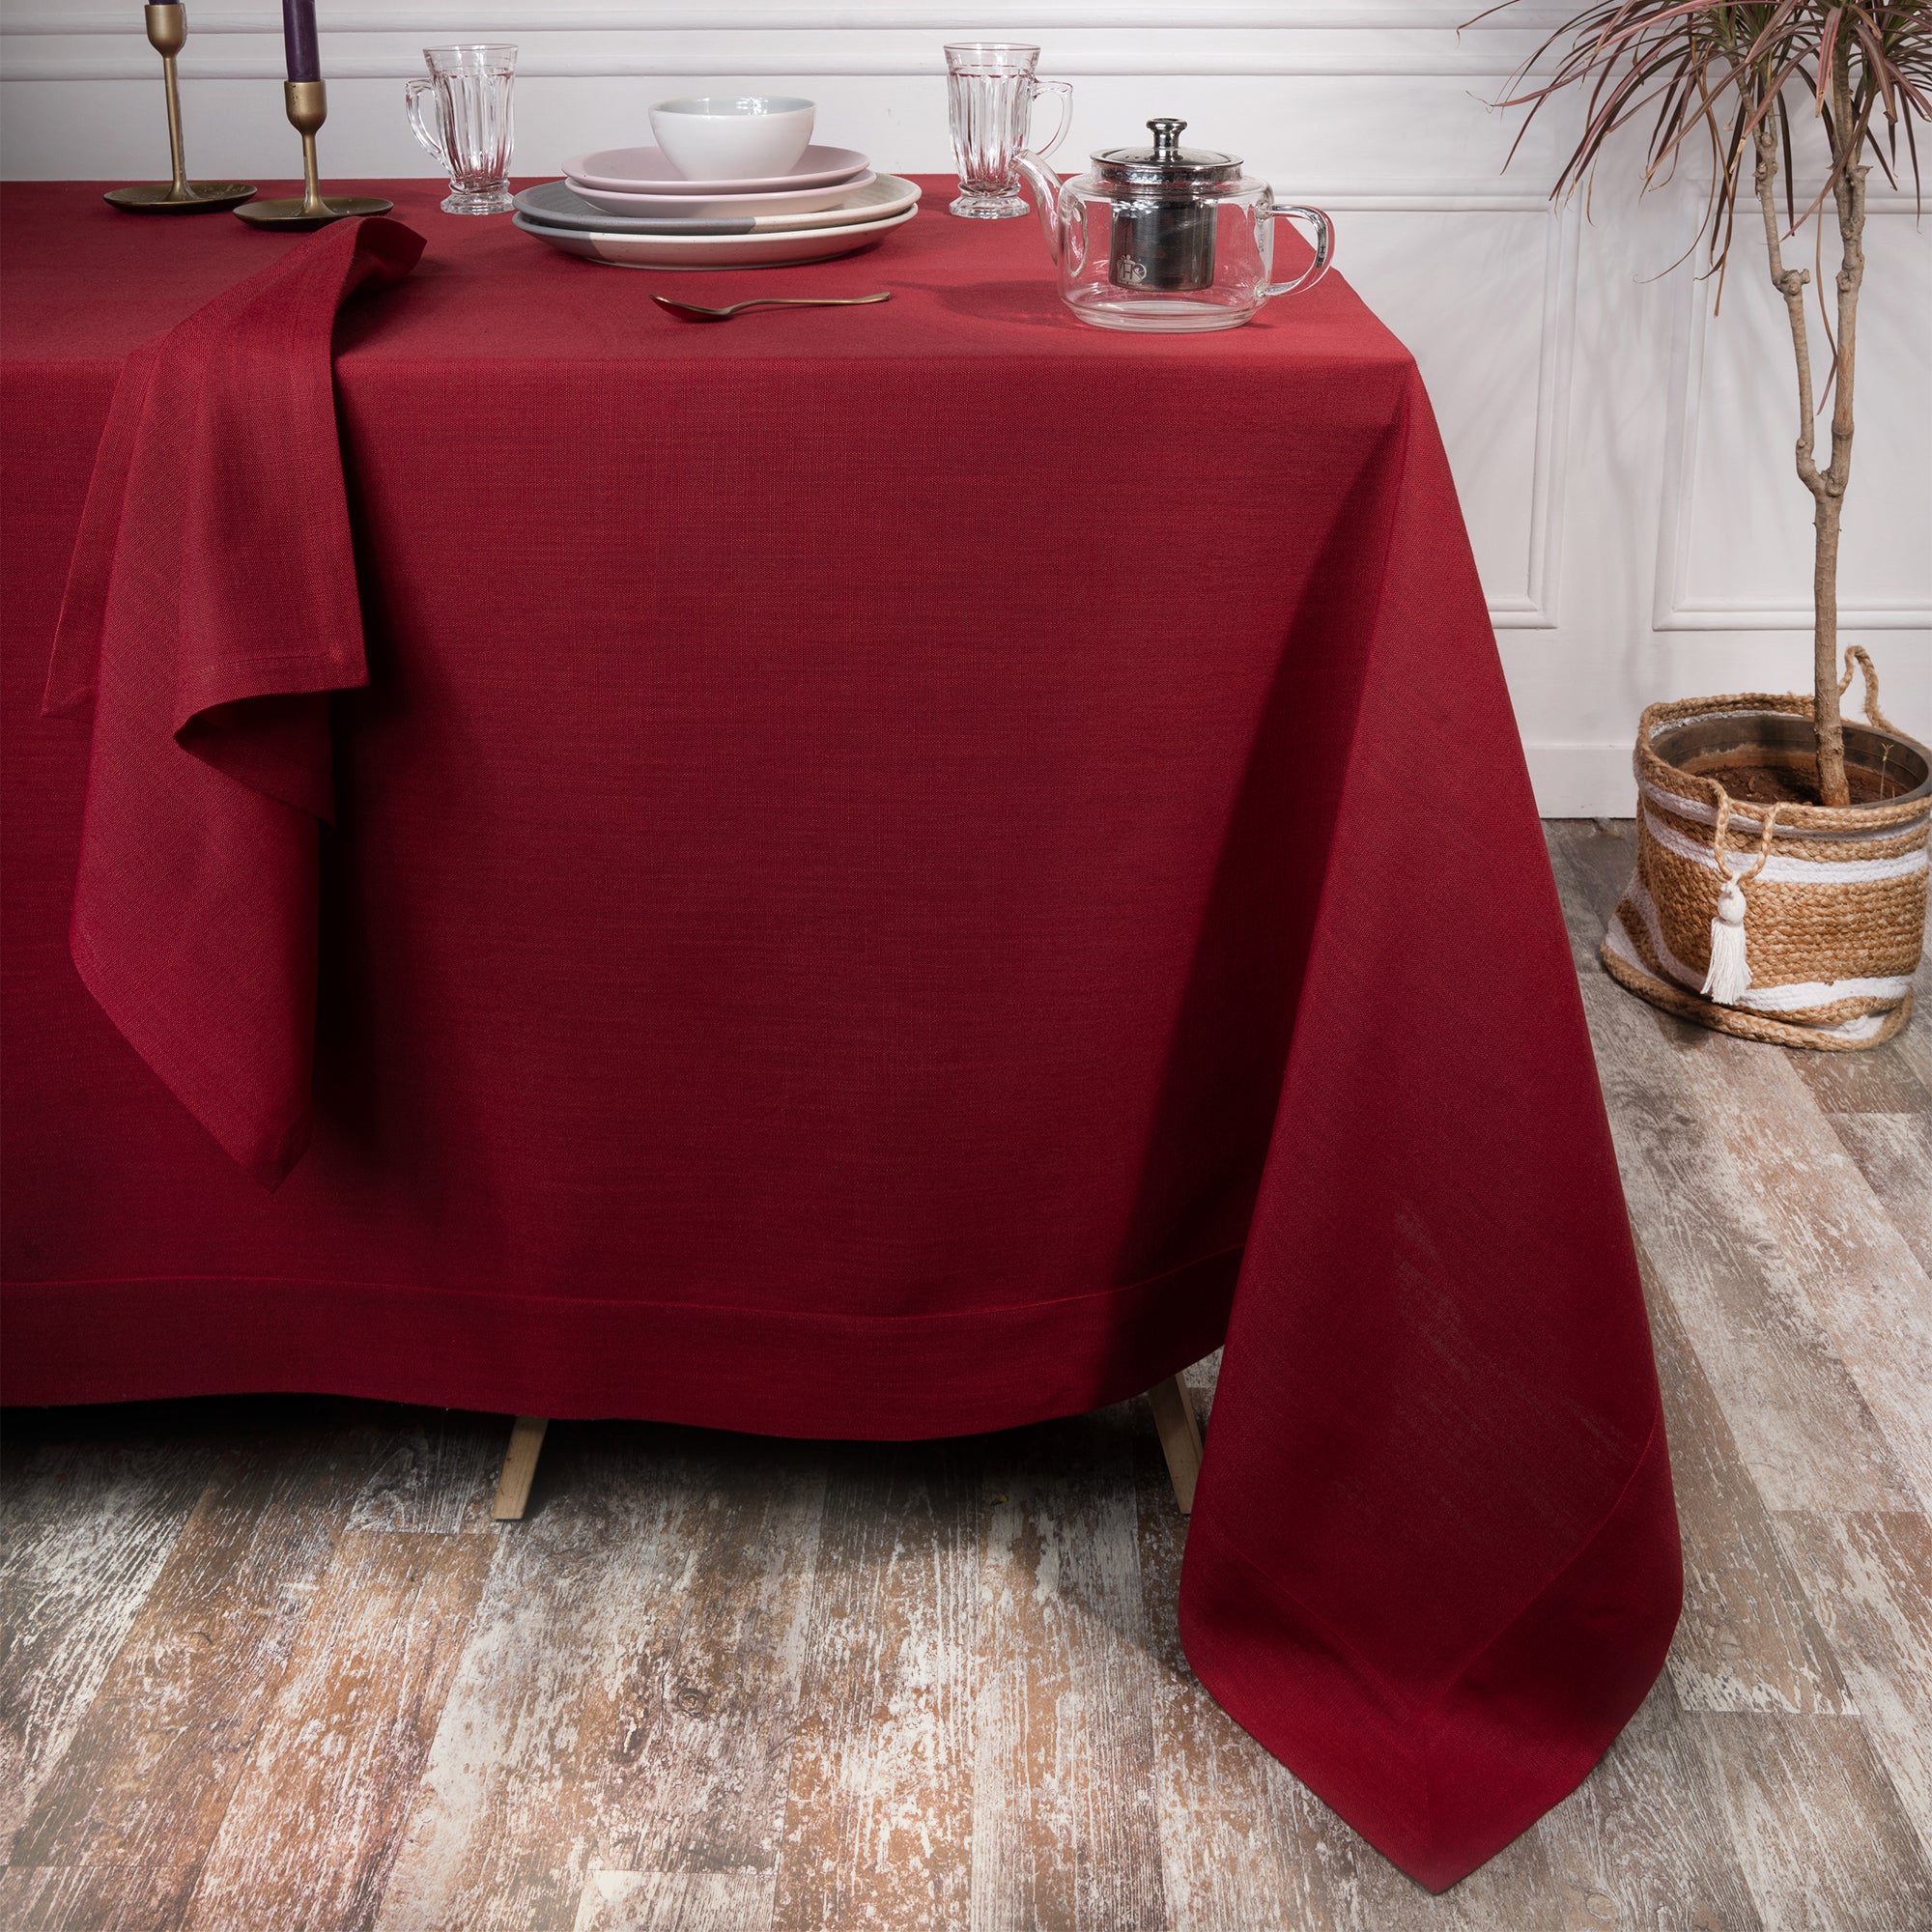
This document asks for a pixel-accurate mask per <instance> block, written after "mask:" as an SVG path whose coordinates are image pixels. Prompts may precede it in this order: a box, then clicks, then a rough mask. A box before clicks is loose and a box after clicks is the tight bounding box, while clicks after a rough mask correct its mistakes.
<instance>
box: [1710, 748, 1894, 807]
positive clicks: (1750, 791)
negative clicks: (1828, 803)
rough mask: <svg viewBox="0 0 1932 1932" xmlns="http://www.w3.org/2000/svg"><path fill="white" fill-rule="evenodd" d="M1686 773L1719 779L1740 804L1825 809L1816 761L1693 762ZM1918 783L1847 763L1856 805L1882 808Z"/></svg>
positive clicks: (1796, 758) (1847, 781)
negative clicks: (1887, 801)
mask: <svg viewBox="0 0 1932 1932" xmlns="http://www.w3.org/2000/svg"><path fill="white" fill-rule="evenodd" d="M1684 769H1685V770H1687V771H1694V772H1696V773H1697V774H1698V775H1699V776H1700V777H1703V778H1708V779H1716V780H1717V781H1718V782H1719V784H1720V785H1722V786H1723V788H1724V789H1725V790H1726V791H1727V792H1729V793H1730V795H1731V796H1732V797H1733V798H1734V799H1736V800H1738V801H1739V802H1740V803H1741V804H1751V805H1822V804H1823V803H1824V801H1823V800H1822V799H1821V798H1820V797H1819V796H1818V762H1817V760H1816V759H1815V758H1798V757H1794V758H1791V759H1789V760H1786V759H1776V760H1771V761H1767V762H1765V763H1756V762H1752V763H1748V764H1747V763H1744V762H1742V761H1738V762H1732V761H1730V760H1709V761H1707V760H1706V759H1703V758H1693V759H1690V760H1689V761H1687V763H1686V765H1685V767H1684ZM1915 782H1916V780H1914V779H1908V778H1907V777H1906V776H1905V775H1904V774H1903V773H1898V774H1893V773H1890V772H1879V771H1873V770H1871V769H1870V768H1869V767H1867V766H1864V765H1855V764H1852V763H1850V762H1847V764H1846V766H1845V784H1846V787H1847V789H1848V790H1849V791H1850V792H1851V794H1852V803H1853V804H1854V805H1883V804H1884V803H1885V801H1886V800H1887V799H1889V798H1897V797H1898V796H1899V795H1900V794H1901V793H1903V792H1907V791H1910V790H1911V789H1912V786H1913V784H1914V783H1915Z"/></svg>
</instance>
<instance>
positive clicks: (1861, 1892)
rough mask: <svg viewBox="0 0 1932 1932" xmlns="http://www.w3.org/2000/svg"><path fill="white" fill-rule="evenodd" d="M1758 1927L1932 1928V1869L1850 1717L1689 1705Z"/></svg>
mask: <svg viewBox="0 0 1932 1932" xmlns="http://www.w3.org/2000/svg"><path fill="white" fill-rule="evenodd" d="M1685 1722H1686V1724H1687V1725H1690V1726H1691V1727H1693V1728H1694V1729H1695V1730H1696V1731H1697V1733H1698V1734H1699V1737H1700V1741H1701V1743H1702V1745H1703V1747H1704V1749H1705V1751H1706V1754H1707V1758H1708V1762H1709V1763H1710V1766H1711V1769H1712V1772H1713V1774H1714V1780H1715V1782H1716V1783H1717V1786H1718V1790H1719V1798H1720V1800H1721V1804H1722V1808H1723V1815H1724V1818H1725V1821H1726V1823H1727V1824H1728V1825H1729V1827H1730V1833H1731V1839H1732V1842H1733V1843H1734V1844H1735V1845H1736V1847H1737V1851H1738V1857H1739V1861H1740V1862H1741V1863H1742V1865H1743V1867H1744V1872H1745V1878H1746V1882H1747V1884H1748V1885H1749V1887H1750V1890H1751V1896H1752V1898H1753V1900H1754V1901H1755V1903H1756V1905H1757V1909H1758V1915H1759V1917H1760V1918H1762V1920H1763V1922H1764V1928H1765V1932H1902V1928H1905V1927H1918V1926H1922V1925H1932V1866H1928V1865H1927V1863H1926V1861H1925V1857H1924V1854H1923V1852H1922V1851H1921V1850H1920V1848H1919V1844H1918V1838H1917V1836H1916V1835H1915V1833H1914V1832H1913V1830H1912V1827H1911V1825H1910V1824H1909V1823H1908V1822H1907V1819H1906V1817H1905V1814H1904V1811H1903V1809H1902V1808H1901V1806H1900V1804H1899V1801H1898V1797H1897V1794H1896V1793H1895V1792H1894V1791H1893V1789H1892V1787H1891V1784H1890V1781H1889V1779H1888V1778H1887V1776H1886V1775H1885V1772H1884V1771H1883V1769H1882V1768H1881V1767H1880V1765H1879V1764H1878V1761H1877V1759H1876V1758H1875V1757H1874V1755H1873V1753H1872V1750H1871V1746H1870V1741H1869V1740H1868V1738H1867V1737H1866V1734H1865V1730H1864V1726H1863V1725H1862V1724H1861V1723H1860V1721H1859V1720H1858V1719H1856V1718H1825V1717H1813V1718H1786V1717H1779V1716H1776V1715H1772V1714H1768V1713H1760V1712H1745V1711H1736V1712H1709V1713H1706V1712H1697V1713H1692V1714H1689V1715H1687V1717H1686V1719H1685Z"/></svg>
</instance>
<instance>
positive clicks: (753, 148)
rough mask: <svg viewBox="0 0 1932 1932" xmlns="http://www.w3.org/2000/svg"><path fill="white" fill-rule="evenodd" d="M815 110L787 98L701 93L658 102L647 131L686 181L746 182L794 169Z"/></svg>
mask: <svg viewBox="0 0 1932 1932" xmlns="http://www.w3.org/2000/svg"><path fill="white" fill-rule="evenodd" d="M816 112H817V109H816V108H815V107H814V106H813V104H812V103H811V102H810V100H801V99H798V98H797V97H796V96H795V95H789V94H740V95H725V94H714V95H700V96H696V97H693V98H691V99H684V100H660V101H659V102H658V104H657V105H656V106H655V107H653V108H652V109H651V132H652V133H653V134H655V135H656V136H657V137H658V146H659V147H660V148H662V149H663V150H664V153H665V157H666V159H668V161H669V162H670V164H671V166H672V167H674V168H675V169H676V170H677V171H678V173H679V174H681V175H683V176H684V178H685V179H686V180H687V181H745V180H748V179H751V178H753V177H758V176H765V175H781V174H783V173H785V172H786V170H788V169H789V168H791V167H793V166H795V165H796V164H797V161H798V157H799V156H801V155H802V154H804V153H805V151H806V149H807V147H809V146H810V142H811V122H812V116H813V115H814V114H815V113H816Z"/></svg>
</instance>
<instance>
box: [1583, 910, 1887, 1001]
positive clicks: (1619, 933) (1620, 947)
mask: <svg viewBox="0 0 1932 1932" xmlns="http://www.w3.org/2000/svg"><path fill="white" fill-rule="evenodd" d="M1638 894H1642V896H1643V899H1644V901H1645V903H1646V904H1647V903H1648V900H1649V896H1650V895H1648V894H1647V893H1643V889H1642V888H1641V887H1640V886H1637V885H1636V884H1635V882H1634V881H1633V882H1632V891H1631V892H1630V893H1629V894H1627V895H1626V897H1630V898H1634V897H1636V896H1637V895H1638ZM1622 912H1623V908H1622V907H1621V906H1619V907H1618V908H1617V912H1616V914H1615V915H1613V916H1612V917H1611V920H1610V923H1609V928H1608V930H1607V931H1606V932H1605V934H1604V944H1605V946H1607V947H1608V948H1609V949H1610V951H1611V952H1614V953H1615V954H1616V955H1617V957H1618V958H1619V959H1621V960H1622V961H1623V962H1624V964H1625V965H1626V966H1631V967H1634V968H1635V970H1636V971H1637V972H1639V973H1641V974H1642V975H1643V976H1644V978H1645V979H1647V980H1654V979H1655V978H1656V977H1657V976H1656V975H1655V974H1654V973H1653V972H1652V971H1651V970H1650V966H1649V964H1648V963H1647V962H1646V961H1645V959H1644V958H1643V956H1642V954H1640V953H1639V952H1637V950H1636V948H1635V947H1634V946H1633V945H1632V944H1631V943H1630V940H1629V939H1628V938H1627V937H1626V936H1625V934H1624V924H1623V919H1622V916H1621V915H1622ZM1646 923H1647V924H1649V926H1650V931H1651V944H1652V945H1653V946H1654V947H1655V948H1656V949H1657V956H1658V957H1659V958H1660V959H1661V960H1662V961H1663V963H1664V965H1665V967H1666V968H1668V969H1669V971H1670V976H1671V978H1672V979H1674V980H1682V981H1683V982H1684V984H1685V985H1687V986H1688V987H1690V990H1691V991H1692V992H1695V991H1696V989H1697V984H1698V980H1697V976H1696V975H1695V974H1694V973H1687V972H1686V971H1685V969H1684V967H1683V964H1682V962H1680V961H1679V960H1677V959H1675V958H1673V957H1672V956H1671V952H1670V949H1669V948H1668V947H1666V946H1665V945H1664V944H1663V942H1662V937H1661V936H1660V935H1659V934H1658V931H1657V925H1656V922H1655V918H1654V916H1653V917H1652V918H1650V919H1648V920H1647V921H1646ZM1851 983H1852V984H1855V985H1867V984H1870V983H1872V982H1871V981H1869V980H1854V981H1852V982H1851ZM1898 983H1899V984H1900V985H1901V986H1907V985H1910V984H1911V983H1912V982H1911V981H1910V980H1900V981H1898ZM1764 990H1765V989H1764V988H1763V987H1759V986H1753V987H1752V988H1751V989H1750V991H1749V992H1747V993H1746V994H1745V996H1744V998H1743V999H1741V1000H1737V1001H1734V1002H1733V1004H1734V1005H1736V1006H1739V1007H1752V1006H1755V1005H1757V1004H1758V998H1759V996H1760V995H1761V994H1762V993H1763V992H1764ZM1772 990H1774V991H1776V992H1780V993H1781V992H1787V991H1791V990H1794V989H1792V988H1788V987H1783V986H1779V987H1776V988H1774V989H1772ZM1809 1004H1815V1005H1818V1006H1823V1005H1824V1004H1825V1002H1824V1001H1822V1000H1819V1001H1816V1002H1812V1003H1809ZM1773 1017H1776V1015H1775V1014H1774V1015H1773ZM1887 1017H1888V1016H1887V1015H1886V1014H1884V1013H1859V1014H1856V1015H1855V1016H1854V1017H1853V1018H1851V1019H1848V1020H1840V1021H1839V1022H1838V1023H1837V1024H1836V1025H1835V1026H1821V1027H1817V1028H1815V1029H1814V1031H1815V1032H1817V1033H1819V1034H1822V1035H1824V1036H1825V1037H1828V1038H1831V1039H1864V1038H1866V1037H1868V1036H1870V1035H1872V1034H1875V1033H1876V1032H1877V1031H1878V1030H1879V1028H1880V1027H1882V1026H1883V1025H1884V1024H1885V1022H1886V1019H1887Z"/></svg>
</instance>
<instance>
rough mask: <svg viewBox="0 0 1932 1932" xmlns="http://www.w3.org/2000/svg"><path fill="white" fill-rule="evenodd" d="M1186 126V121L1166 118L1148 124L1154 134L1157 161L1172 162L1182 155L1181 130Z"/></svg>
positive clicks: (1154, 151) (1154, 154)
mask: <svg viewBox="0 0 1932 1932" xmlns="http://www.w3.org/2000/svg"><path fill="white" fill-rule="evenodd" d="M1186 126H1187V123H1186V122H1185V121H1175V120H1170V119H1165V118H1163V119H1161V120H1158V121H1150V122H1149V123H1148V128H1149V129H1150V130H1151V132H1152V134H1153V157H1154V159H1155V160H1157V161H1171V160H1173V159H1174V158H1175V157H1176V156H1178V155H1179V153H1180V130H1181V129H1182V128H1185V127H1186Z"/></svg>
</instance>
